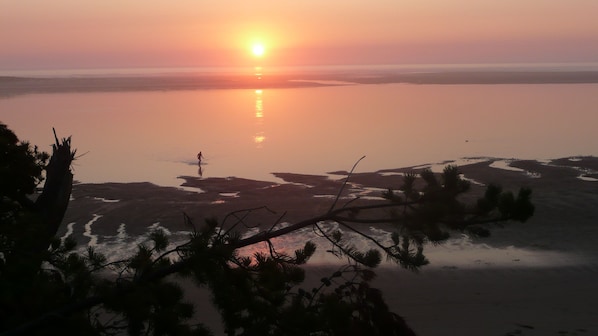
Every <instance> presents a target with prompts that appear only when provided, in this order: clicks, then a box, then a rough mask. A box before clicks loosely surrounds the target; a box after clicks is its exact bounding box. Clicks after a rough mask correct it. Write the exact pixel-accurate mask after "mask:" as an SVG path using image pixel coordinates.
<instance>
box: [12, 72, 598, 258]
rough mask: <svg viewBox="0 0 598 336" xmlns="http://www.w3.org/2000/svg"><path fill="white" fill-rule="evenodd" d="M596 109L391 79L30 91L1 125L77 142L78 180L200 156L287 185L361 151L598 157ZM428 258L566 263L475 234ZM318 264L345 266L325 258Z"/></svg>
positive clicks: (404, 158) (436, 157)
mask: <svg viewBox="0 0 598 336" xmlns="http://www.w3.org/2000/svg"><path fill="white" fill-rule="evenodd" d="M597 106H598V85H596V84H565V85H562V84H558V85H557V84H555V85H553V84H543V85H521V84H518V85H516V84H510V85H410V84H380V85H347V86H333V87H318V88H292V89H260V88H255V89H243V90H232V89H229V90H194V91H158V92H156V91H153V92H116V93H60V94H32V95H23V96H15V97H10V98H2V99H0V121H1V122H4V123H6V124H7V125H8V126H9V127H10V128H11V129H13V130H14V131H15V132H16V133H17V135H18V136H19V137H20V138H21V139H24V140H29V141H30V142H31V143H33V144H37V145H39V146H40V147H41V148H42V149H43V150H47V151H50V150H51V148H50V145H51V144H52V142H53V134H52V128H53V127H54V128H55V129H56V131H57V133H58V136H59V137H63V136H69V135H72V141H73V146H74V147H76V148H77V150H78V155H79V157H78V159H77V160H76V162H75V165H74V173H75V178H76V179H77V180H79V181H82V182H133V181H149V182H153V183H155V184H158V185H163V186H179V185H180V184H181V182H182V180H181V179H179V178H178V177H179V176H182V175H188V176H197V175H198V174H199V173H200V171H199V166H198V165H197V159H196V157H197V153H198V152H199V151H201V152H202V154H203V156H204V157H205V159H204V164H203V165H202V166H201V168H202V169H201V175H202V176H203V177H204V178H207V177H226V176H237V177H244V178H250V179H259V180H275V177H274V176H272V175H271V173H272V172H293V173H308V174H323V173H326V172H329V171H335V170H349V169H350V168H351V167H352V165H353V164H354V162H355V161H356V160H358V159H359V158H360V157H361V156H363V155H365V156H366V158H365V159H364V160H362V161H361V162H360V164H359V166H358V168H357V171H376V170H379V169H385V168H397V167H405V166H415V165H421V164H425V163H437V162H442V161H444V160H455V159H459V158H463V157H479V156H483V157H487V156H490V157H501V158H520V159H550V158H558V157H566V156H577V155H598V137H597V136H596V135H595V128H596V125H598V113H596V112H597V111H596V107H597ZM92 225H93V223H87V224H86V233H87V237H89V238H90V242H89V244H90V245H94V244H96V241H94V234H93V229H92ZM156 225H158V224H156ZM373 233H374V234H376V232H373ZM172 234H173V235H178V236H180V237H179V238H180V239H184V238H185V237H186V235H185V234H184V233H182V232H181V233H172ZM378 234H381V235H385V234H386V233H385V232H378ZM104 238H105V239H104V242H103V243H101V244H100V245H101V246H98V247H104V248H107V249H108V250H110V249H111V250H112V251H114V246H116V245H118V246H119V248H118V250H119V251H120V252H122V253H128V252H127V251H129V250H130V249H134V248H135V247H136V246H137V243H139V241H138V240H140V239H141V240H143V239H144V238H143V237H138V238H135V239H133V238H129V239H126V228H125V227H124V224H123V227H122V232H120V231H119V235H117V236H115V237H112V238H109V237H104ZM173 238H174V237H173ZM131 239H133V240H131ZM281 239H283V240H282V241H278V242H277V243H278V246H283V248H284V247H285V246H287V248H288V249H291V250H292V249H294V248H296V247H299V246H300V245H301V244H302V243H303V242H304V241H305V239H308V233H305V232H300V233H297V234H294V235H290V236H287V237H284V238H281ZM285 239H286V240H285ZM309 239H311V238H309ZM96 240H97V239H96ZM126 241H128V243H126ZM175 241H177V239H175ZM355 242H356V243H358V242H359V240H355ZM115 244H116V245H115ZM127 246H128V247H129V248H127ZM255 248H257V249H259V248H260V247H259V246H257V247H255ZM108 250H107V251H108ZM131 251H132V250H130V251H129V252H131ZM472 251H473V253H472ZM247 252H252V251H247ZM428 255H429V257H430V259H431V260H432V262H433V263H434V264H435V265H440V266H447V267H452V266H458V267H462V266H464V265H476V264H480V265H487V264H488V265H489V264H500V263H502V265H505V266H514V265H522V266H525V265H527V266H529V265H544V264H546V265H548V264H552V265H554V262H555V260H556V259H558V258H556V257H555V256H554V255H550V254H546V252H542V253H539V252H534V251H526V250H523V249H515V248H504V249H493V248H490V247H488V246H486V245H473V244H471V242H470V240H469V239H468V238H467V237H460V238H456V239H454V240H451V241H450V242H449V243H448V244H444V245H442V246H438V247H430V248H429V249H428ZM113 257H116V256H113ZM559 258H560V259H562V260H564V261H565V262H567V263H569V262H571V259H570V258H568V257H564V256H561V257H559ZM560 259H559V260H560ZM315 261H316V262H323V263H328V262H335V261H334V257H332V256H331V255H329V254H326V253H323V254H318V256H317V257H316V260H315ZM523 261H526V262H523Z"/></svg>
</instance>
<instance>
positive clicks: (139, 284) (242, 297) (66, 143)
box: [0, 125, 534, 335]
mask: <svg viewBox="0 0 598 336" xmlns="http://www.w3.org/2000/svg"><path fill="white" fill-rule="evenodd" d="M0 155H1V157H0V159H1V161H0V184H1V187H2V188H1V189H0V190H1V194H0V196H1V203H0V332H2V335H19V334H27V335H48V334H55V335H82V334H85V335H121V334H129V335H210V334H211V332H210V331H209V330H208V329H207V328H206V327H205V326H204V325H202V324H201V323H197V324H191V323H190V321H193V319H197V318H198V319H199V320H200V321H201V318H202V316H201V312H197V311H196V310H195V307H194V305H193V304H191V303H189V302H185V295H184V291H183V289H182V288H181V287H180V285H179V283H180V282H179V281H177V280H178V279H179V278H178V277H186V278H189V279H192V280H193V281H194V282H195V284H196V285H197V286H200V287H203V288H206V289H208V290H209V291H210V292H211V294H212V295H211V296H212V299H213V304H214V305H215V307H216V308H217V309H218V311H219V313H220V315H221V319H222V323H223V325H224V328H225V331H226V333H227V335H413V334H414V333H413V331H411V329H410V328H409V327H408V326H407V324H406V323H405V321H404V320H403V319H402V318H401V317H400V316H398V315H397V314H395V313H393V312H391V311H390V310H389V308H388V306H387V305H386V303H385V302H384V298H383V295H382V293H381V292H380V291H379V290H378V289H375V288H372V287H371V281H372V279H374V277H375V273H374V271H373V268H374V267H376V266H377V265H378V264H379V263H380V262H381V261H382V259H383V257H386V258H387V259H388V260H390V261H394V262H396V263H397V264H399V265H400V266H402V267H404V268H407V269H411V270H417V269H418V268H419V267H421V266H423V265H426V264H427V263H428V260H427V259H426V257H425V256H424V246H425V244H426V243H439V242H442V241H444V240H446V239H447V238H449V237H450V234H451V232H466V233H468V234H473V235H476V236H487V235H489V233H490V231H489V230H488V228H487V226H486V225H487V224H491V223H496V222H502V221H508V220H516V221H522V222H523V221H525V220H527V219H528V218H529V217H530V216H531V215H532V214H533V210H534V207H533V205H532V204H531V202H530V196H531V191H530V190H528V189H522V190H521V191H520V192H519V193H518V194H517V195H514V194H513V193H511V192H508V191H503V190H502V189H501V188H500V187H498V186H493V185H492V186H489V187H488V188H487V191H486V193H485V195H483V197H482V198H480V199H479V200H478V201H477V202H476V203H475V204H466V203H463V202H462V201H460V195H462V194H463V193H465V192H467V191H468V190H469V183H468V182H466V181H464V180H463V179H462V178H461V177H460V174H459V171H458V169H457V168H456V167H451V166H449V167H447V168H446V169H445V170H444V172H443V174H441V175H440V176H438V175H436V174H433V173H432V172H431V171H429V170H425V171H423V172H422V173H420V174H419V175H416V174H408V175H407V176H405V178H404V179H403V185H402V186H401V187H400V188H399V189H398V190H391V189H389V190H388V191H387V192H386V193H385V194H384V197H385V198H386V200H385V201H380V202H378V203H372V204H368V205H362V206H351V205H350V203H349V204H347V205H346V206H344V207H339V208H336V201H335V203H334V204H333V205H332V206H331V208H330V210H329V211H328V212H327V213H325V214H323V215H321V216H318V217H315V218H311V219H307V220H305V221H302V222H298V223H294V224H292V225H290V226H287V227H282V228H280V227H278V226H276V225H274V226H273V227H272V229H271V230H268V231H265V232H261V233H259V234H256V235H253V236H251V237H248V238H244V239H241V238H240V232H241V229H243V228H244V227H249V226H250V224H249V223H247V222H245V219H239V220H237V221H236V222H234V223H233V224H226V225H224V223H229V222H227V218H225V219H224V221H223V222H222V223H219V222H218V221H216V220H208V221H207V222H206V223H204V224H203V225H200V226H195V225H194V224H193V223H192V221H191V219H190V218H188V217H187V216H185V217H184V221H185V222H186V224H187V225H188V226H189V227H192V228H193V233H192V234H191V235H190V237H189V240H188V241H187V242H186V243H184V244H181V245H178V246H172V245H171V244H170V243H169V241H168V238H167V236H166V235H165V234H164V232H162V231H159V230H158V231H154V232H151V234H150V239H149V240H148V241H147V242H145V243H143V244H141V245H139V246H138V248H137V251H136V253H135V254H134V255H132V256H131V257H130V258H127V259H124V260H116V261H115V260H110V261H109V260H107V259H106V258H105V257H104V256H103V255H101V254H99V253H97V252H96V251H95V250H94V249H93V248H88V249H87V250H84V251H82V250H75V248H76V244H75V242H74V241H72V240H69V239H65V240H64V241H61V240H60V239H57V238H55V233H56V229H57V224H56V223H57V222H58V224H59V223H60V221H61V220H62V216H63V214H64V211H65V210H66V205H67V204H68V196H69V195H70V187H71V185H72V174H71V173H70V169H69V166H70V163H71V161H72V160H73V158H74V152H73V151H71V149H70V139H64V140H63V141H62V142H59V141H58V139H56V145H55V146H54V153H53V155H52V159H51V160H50V163H49V164H48V165H46V162H47V160H48V155H47V154H45V153H41V152H39V151H38V150H37V148H35V147H33V148H32V147H31V146H30V145H29V144H27V143H23V142H19V141H18V139H17V137H16V136H15V135H14V133H13V132H11V131H10V130H8V129H7V128H6V126H5V125H0ZM44 170H45V171H46V172H47V182H46V185H45V187H44V191H43V193H42V194H41V195H40V196H39V197H38V199H37V200H36V201H35V202H34V201H33V200H32V199H31V198H30V196H29V195H31V194H32V193H34V191H35V188H36V186H37V185H38V184H39V183H40V182H41V181H42V180H43V176H42V173H43V171H44ZM420 179H421V180H423V182H424V183H419V184H418V183H416V181H418V180H420ZM339 195H340V192H339ZM337 200H338V199H337ZM260 210H268V209H267V208H265V207H260V208H256V209H249V210H244V211H245V212H253V211H260ZM231 218H241V217H236V216H231ZM242 218H246V217H242ZM331 223H335V224H337V225H338V227H339V229H336V230H330V229H329V228H328V227H329V226H330V225H329V224H331ZM376 223H387V224H389V223H390V224H392V225H393V227H394V233H393V234H392V239H391V240H390V241H387V242H382V241H376V240H375V239H373V238H372V237H370V236H368V235H367V233H365V231H364V230H363V227H364V226H366V227H369V225H371V224H376ZM219 225H220V226H219ZM305 227H313V229H314V231H315V232H317V233H318V234H319V235H320V236H322V237H325V238H326V239H327V240H328V241H329V243H330V246H331V247H330V249H329V252H331V253H333V254H335V255H338V256H343V257H348V258H349V260H350V262H348V263H347V264H346V265H345V266H342V267H341V268H339V270H338V271H336V272H334V273H333V274H332V275H330V276H329V277H324V278H322V279H320V281H319V283H318V284H316V285H315V286H313V285H312V286H307V285H306V283H307V282H306V274H305V270H304V269H303V268H302V267H301V266H302V265H303V264H305V263H306V262H308V260H309V259H310V257H311V256H312V255H313V254H314V253H315V251H316V246H315V245H314V244H313V243H312V242H306V243H305V245H304V246H303V247H302V248H300V249H297V250H296V251H294V253H290V254H285V253H280V252H279V251H277V249H276V246H275V245H274V244H273V243H272V239H273V238H275V237H278V236H282V235H286V234H289V233H291V232H294V231H296V230H299V229H301V228H305ZM345 232H352V233H355V234H358V235H361V236H362V237H363V239H366V240H369V241H370V242H371V243H372V244H373V246H374V248H371V249H369V250H365V251H362V250H359V249H357V248H356V247H355V246H353V245H351V243H350V242H349V241H348V240H346V239H345ZM257 243H265V244H267V246H268V249H267V250H266V251H264V252H260V253H255V254H254V255H250V256H246V255H241V254H239V249H240V248H242V247H246V246H249V245H253V244H257ZM306 286H307V288H306ZM310 287H311V288H310Z"/></svg>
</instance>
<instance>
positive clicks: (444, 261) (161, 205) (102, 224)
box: [59, 157, 598, 336]
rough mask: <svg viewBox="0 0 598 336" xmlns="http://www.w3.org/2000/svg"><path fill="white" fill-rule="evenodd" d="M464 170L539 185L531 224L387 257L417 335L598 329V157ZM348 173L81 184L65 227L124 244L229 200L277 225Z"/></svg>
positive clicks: (394, 300)
mask: <svg viewBox="0 0 598 336" xmlns="http://www.w3.org/2000/svg"><path fill="white" fill-rule="evenodd" d="M438 166H442V165H435V167H438ZM423 167H426V165H423V166H420V167H408V168H401V169H392V170H384V171H378V172H370V173H356V174H354V175H352V176H351V179H350V185H349V188H348V189H347V191H346V193H345V194H343V198H346V199H349V198H354V197H355V196H356V195H359V196H360V197H361V200H360V202H372V201H375V200H376V197H377V196H378V195H379V194H380V192H381V191H382V190H383V189H385V188H388V187H394V188H397V187H398V185H399V184H400V178H401V176H400V173H401V172H406V171H417V170H418V169H421V168H423ZM435 169H438V168H435ZM460 169H461V171H462V172H463V173H464V177H465V178H468V179H471V180H472V181H473V182H474V183H473V190H472V194H475V193H478V192H480V191H481V190H482V184H487V183H490V182H499V183H501V184H502V185H503V186H504V187H505V188H507V189H517V188H518V187H519V186H527V187H531V188H532V189H533V201H534V203H535V204H536V214H535V215H534V217H533V218H532V219H530V220H529V221H528V222H526V223H523V224H522V223H516V224H509V225H506V226H504V227H495V228H494V229H493V231H492V232H493V235H492V237H490V238H485V239H470V238H468V237H463V236H460V235H459V234H457V235H455V236H454V239H453V240H451V241H449V242H448V243H447V244H444V245H441V246H438V247H430V248H428V254H427V255H428V257H429V259H430V260H431V265H429V266H425V267H424V268H423V269H422V271H421V272H419V273H412V272H409V271H406V270H401V269H399V268H398V267H397V266H389V265H385V266H383V267H380V268H379V269H378V270H377V273H378V278H377V279H376V280H375V285H376V286H379V287H380V288H381V289H383V291H384V293H385V295H386V300H387V302H388V303H389V305H390V306H391V307H392V309H393V310H394V311H395V312H397V313H399V314H400V315H402V316H403V317H405V319H406V320H407V322H408V323H409V324H410V325H411V326H412V327H413V329H414V330H415V331H416V332H417V333H418V334H419V335H430V336H434V335H472V336H473V335H593V334H596V333H598V321H597V320H596V319H595V317H596V316H598V308H596V307H595V304H594V302H596V301H597V300H598V291H597V290H596V281H597V280H598V247H597V245H596V244H595V237H598V227H597V226H596V223H597V222H598V210H597V209H598V208H597V207H596V204H598V184H597V183H598V174H597V172H598V158H594V157H583V158H563V159H556V160H552V161H551V162H538V161H533V160H498V159H475V160H474V159H471V160H470V162H469V163H468V164H465V165H462V166H460ZM345 174H346V172H332V176H338V179H334V178H330V177H328V176H326V175H321V176H313V175H299V174H291V173H276V174H275V175H276V176H277V177H279V178H281V179H283V180H284V181H285V183H272V182H263V181H252V180H246V179H240V178H232V177H231V178H207V179H201V178H197V177H182V178H183V181H184V183H183V185H184V186H186V189H185V190H182V189H177V188H166V187H158V186H155V185H152V184H149V183H136V184H114V183H106V184H77V185H75V187H74V190H73V200H72V202H71V205H70V208H69V210H68V212H67V217H66V219H65V223H67V225H65V227H64V228H63V229H62V231H61V232H60V233H59V234H60V235H67V234H72V235H73V236H74V237H76V238H77V239H78V240H79V241H80V242H81V243H82V244H84V245H85V244H87V243H89V242H93V244H96V245H97V246H98V248H100V249H102V247H104V248H110V249H111V250H110V251H112V252H113V253H115V252H116V253H119V252H123V253H125V252H126V250H127V249H126V248H125V246H126V245H127V244H129V246H130V245H131V244H132V243H134V242H136V241H139V240H138V237H140V236H142V235H143V234H144V233H146V232H147V230H148V228H150V227H158V226H159V227H163V228H166V229H167V230H169V232H170V233H171V237H172V239H177V238H176V237H179V238H180V239H184V237H185V235H184V234H181V235H179V236H177V232H180V231H188V230H189V229H190V228H186V227H184V226H183V221H182V213H183V212H184V213H186V214H188V215H189V216H191V218H193V219H194V223H195V224H196V225H200V223H202V222H203V220H204V219H205V218H208V217H212V216H215V217H217V218H220V219H222V218H224V216H225V215H226V214H227V213H229V212H231V211H236V210H240V209H249V208H254V207H260V206H268V208H269V209H272V210H273V211H276V213H270V212H268V211H256V212H254V213H252V214H251V216H250V217H248V218H249V219H248V221H250V222H252V223H260V224H261V226H262V227H266V228H267V227H269V226H270V225H271V224H272V223H274V222H275V221H276V220H277V219H278V218H280V217H281V215H282V214H283V213H284V212H286V215H285V216H284V217H283V221H287V222H294V221H297V220H300V219H305V218H309V217H312V216H316V215H318V214H321V213H323V212H325V211H326V210H327V209H328V207H329V206H330V204H331V202H332V198H333V197H334V195H336V193H337V192H338V190H339V187H340V184H341V183H342V178H343V177H345V176H346V175H345ZM194 189H195V190H196V191H195V192H194V191H193V190H194ZM136 239H137V240H136ZM115 244H118V245H115ZM133 245H134V244H133ZM117 246H119V248H117V249H115V247H117ZM133 247H134V246H133ZM106 251H108V249H106ZM308 267H309V270H310V271H311V274H313V276H314V279H319V278H320V277H321V276H325V275H329V273H330V272H331V271H332V270H334V269H335V267H337V266H334V265H333V264H330V263H328V262H324V263H321V262H318V261H317V260H316V261H315V262H313V263H311V264H310V265H309V266H308ZM190 297H191V298H196V299H197V300H199V301H203V302H205V301H206V297H207V296H206V294H205V293H197V292H196V293H191V294H190ZM205 309H206V311H211V310H210V308H209V307H208V308H205ZM209 316H211V318H210V324H211V325H217V316H215V315H213V311H212V313H211V314H209Z"/></svg>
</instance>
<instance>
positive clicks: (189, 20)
mask: <svg viewBox="0 0 598 336" xmlns="http://www.w3.org/2000/svg"><path fill="white" fill-rule="evenodd" d="M597 17H598V1H596V0H567V1H563V0H495V1H490V0H475V1H473V0H374V1H356V0H343V1H340V0H329V1H315V0H301V1H286V0H282V1H281V0H278V1H276V0H255V1H230V0H179V1H164V0H144V1H139V0H102V1H99V0H98V1H92V0H89V1H81V0H53V1H45V0H18V1H17V0H0V70H11V69H44V68H50V69H51V68H90V67H173V66H175V67H176V66H211V65H219V66H231V67H235V66H246V65H251V64H252V63H254V62H256V61H255V60H253V59H252V55H251V53H250V52H249V50H250V46H251V44H252V43H253V42H255V41H261V42H262V43H264V44H265V47H266V49H267V52H266V55H265V56H264V57H263V59H262V60H261V61H260V62H262V63H263V64H264V65H266V64H267V65H314V64H402V63H502V62H596V61H598V19H597Z"/></svg>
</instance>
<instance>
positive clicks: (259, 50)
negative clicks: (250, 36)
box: [251, 43, 266, 57]
mask: <svg viewBox="0 0 598 336" xmlns="http://www.w3.org/2000/svg"><path fill="white" fill-rule="evenodd" d="M251 53H252V54H253V56H255V57H262V56H264V53H266V48H265V47H264V45H263V44H261V43H256V44H254V45H252V46H251Z"/></svg>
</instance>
